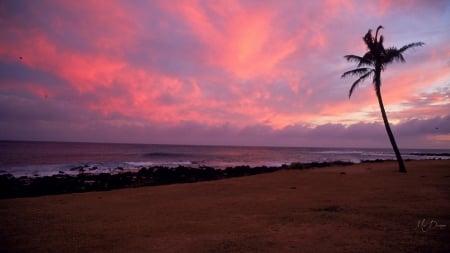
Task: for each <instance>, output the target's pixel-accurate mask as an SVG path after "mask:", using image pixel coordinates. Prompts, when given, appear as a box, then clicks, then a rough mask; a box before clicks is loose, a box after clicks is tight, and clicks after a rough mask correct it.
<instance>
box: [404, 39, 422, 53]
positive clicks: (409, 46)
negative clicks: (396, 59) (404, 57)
mask: <svg viewBox="0 0 450 253" xmlns="http://www.w3.org/2000/svg"><path fill="white" fill-rule="evenodd" d="M423 45H425V43H423V42H414V43H410V44H408V45H405V46H403V47H401V48H400V49H399V50H398V51H400V53H403V52H405V51H406V50H408V49H410V48H413V47H421V46H423Z"/></svg>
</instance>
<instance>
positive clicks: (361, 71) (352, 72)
mask: <svg viewBox="0 0 450 253" xmlns="http://www.w3.org/2000/svg"><path fill="white" fill-rule="evenodd" d="M372 70H373V69H372V68H357V69H352V70H349V71H346V72H344V73H343V74H342V75H341V78H346V77H348V76H357V77H361V76H363V75H365V74H366V73H367V72H369V71H372Z"/></svg>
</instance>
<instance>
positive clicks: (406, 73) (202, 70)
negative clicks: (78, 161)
mask: <svg viewBox="0 0 450 253" xmlns="http://www.w3.org/2000/svg"><path fill="white" fill-rule="evenodd" d="M439 4H440V5H439V8H440V7H442V6H444V7H445V6H446V4H445V2H439ZM10 5H11V6H10ZM41 5H42V6H41ZM401 5H404V6H406V7H405V8H407V9H408V10H419V9H420V8H423V12H422V13H421V15H426V16H430V17H431V16H433V17H434V18H433V19H432V21H433V23H426V22H425V24H416V23H414V22H411V25H410V26H408V27H405V26H403V22H406V21H402V20H403V19H402V20H397V19H393V18H392V17H393V12H395V13H398V15H400V16H402V17H404V20H412V18H413V17H411V15H410V14H408V13H407V12H404V11H402V9H401V8H400V7H399V6H400V4H398V2H391V1H381V2H376V3H375V4H373V3H372V2H371V3H368V2H354V1H344V0H343V1H337V0H336V1H334V0H329V1H323V2H312V1H282V2H260V1H214V2H209V1H179V2H177V1H174V2H168V1H154V2H148V3H142V4H139V5H138V4H129V3H126V2H110V1H97V2H90V3H86V4H83V5H79V4H76V3H70V2H60V3H52V2H42V4H37V3H24V4H23V6H21V5H18V6H19V7H20V8H22V9H20V10H17V9H14V8H13V7H14V3H11V4H9V3H8V4H2V5H0V11H1V13H0V14H2V15H1V16H2V19H1V20H0V21H1V22H0V26H1V27H2V31H4V33H5V36H4V37H3V38H2V39H0V63H1V64H2V65H0V67H1V66H4V67H3V68H4V72H6V71H7V69H8V71H9V70H10V69H18V71H19V70H20V71H21V73H24V74H25V73H26V74H29V73H34V74H33V77H36V79H35V80H31V77H30V78H28V79H27V80H22V79H23V78H24V77H22V76H21V74H20V73H19V72H18V73H16V74H9V76H10V77H8V78H9V79H6V78H3V79H0V99H3V100H5V101H6V100H7V99H8V101H10V102H11V99H17V101H19V100H20V99H24V97H25V96H29V94H34V97H35V98H39V99H45V98H51V101H53V102H52V103H53V104H52V106H55V107H57V106H59V107H58V108H60V109H59V110H57V109H54V111H55V115H57V114H58V113H57V112H59V113H61V114H69V115H70V114H72V113H75V111H74V110H75V109H74V108H77V107H78V108H79V109H77V110H80V111H82V112H83V113H85V114H86V115H96V117H99V120H105V121H108V122H110V124H112V125H114V126H116V127H119V126H122V125H132V126H134V127H138V126H149V125H157V126H161V128H163V126H170V127H171V128H172V129H178V128H177V127H178V126H181V125H183V124H185V123H186V122H191V123H192V124H193V125H194V126H196V127H197V128H198V130H196V131H198V132H199V135H200V132H202V131H204V132H205V133H207V132H208V131H209V130H210V129H215V130H214V131H212V130H211V131H210V132H209V133H217V132H220V131H219V130H217V129H221V128H220V127H221V126H228V125H232V126H233V129H234V130H233V133H235V132H239V129H251V127H250V126H258V127H257V129H259V130H258V131H260V130H261V129H263V130H264V129H266V128H268V129H271V130H273V131H275V132H276V131H281V130H282V129H287V128H289V127H293V126H299V125H300V126H308V127H318V129H321V128H320V126H329V124H338V125H340V126H341V125H342V126H350V125H352V124H358V122H365V123H367V124H372V123H373V122H379V120H380V119H379V115H378V114H379V112H378V108H377V103H376V98H375V95H374V92H373V89H372V88H371V87H370V86H371V84H370V82H367V83H366V85H365V86H361V87H360V89H358V91H357V92H356V93H355V94H354V96H353V97H352V99H351V100H348V97H347V94H348V89H349V87H350V85H351V83H352V80H340V79H339V76H340V74H341V73H342V72H344V71H346V70H348V69H349V68H352V67H354V66H351V64H346V63H345V61H344V59H343V57H342V56H343V55H345V54H351V53H355V54H363V53H364V51H365V48H364V45H363V43H362V40H361V37H362V36H363V35H364V33H365V32H366V31H367V29H369V28H372V29H374V28H375V27H376V26H377V25H378V24H380V23H383V24H386V25H385V26H386V27H387V28H386V29H385V30H384V31H383V33H384V34H386V43H387V44H392V45H396V43H397V41H396V40H395V37H393V36H394V35H395V34H396V33H395V32H396V31H399V30H400V29H399V28H400V27H401V28H402V29H404V30H405V31H408V33H409V34H406V35H407V36H406V35H405V33H404V34H399V37H398V38H400V41H399V44H400V45H401V44H402V43H403V40H404V39H405V37H407V38H408V39H409V37H412V38H413V39H414V38H416V36H412V35H415V34H414V31H416V30H417V31H419V33H418V34H419V35H422V34H424V33H420V31H425V30H426V29H427V27H428V26H429V25H435V23H434V22H436V20H437V21H441V22H442V20H445V18H446V17H443V16H442V15H443V14H442V12H441V10H440V9H439V8H438V7H433V6H431V7H430V6H424V5H423V4H422V2H421V1H405V2H402V3H401ZM366 9H368V10H371V11H370V14H367V12H364V13H366V14H367V15H364V16H361V15H359V13H361V10H366ZM13 10H15V11H13ZM372 10H377V11H376V12H372ZM440 15H441V16H440ZM430 20H431V19H430ZM432 21H429V22H432ZM391 27H392V28H391ZM438 30H439V29H438ZM391 34H392V37H391ZM388 36H389V37H388ZM388 38H389V39H388ZM391 38H392V39H391ZM431 39H432V40H431ZM416 40H418V41H420V40H424V41H425V42H427V41H426V40H427V37H425V38H421V37H420V36H417V39H414V40H413V41H416ZM430 40H431V42H430V43H428V42H427V46H425V47H424V48H420V49H418V50H416V51H414V52H411V53H408V55H407V60H408V62H407V63H406V64H404V65H403V66H402V65H398V66H396V67H392V68H389V69H388V70H387V72H386V73H385V75H384V76H383V95H384V99H385V102H386V105H387V106H393V108H396V110H394V112H392V118H393V120H394V121H395V122H404V121H407V120H409V119H411V117H412V115H416V118H423V119H430V118H434V117H439V116H443V115H446V114H448V112H447V113H446V112H445V109H447V108H448V105H449V103H450V102H449V101H448V99H445V98H443V97H439V96H438V95H437V93H435V94H434V95H431V94H432V92H431V91H428V93H427V92H426V91H427V87H428V86H429V85H434V86H436V85H438V84H439V83H441V82H443V81H448V78H450V77H449V76H448V73H449V68H448V67H449V65H448V52H449V50H447V49H448V42H449V40H450V38H449V36H448V35H446V34H444V33H442V34H439V35H433V37H432V38H431V37H430ZM407 42H410V41H407ZM439 48H443V50H444V51H443V53H442V50H440V49H439ZM19 57H22V59H19ZM0 71H2V69H0ZM4 76H5V75H4ZM42 76H44V77H45V80H44V79H41V78H42ZM21 78H22V79H21ZM47 79H48V80H47ZM366 86H369V87H366ZM434 86H433V87H434ZM421 94H428V95H429V96H430V97H429V98H428V99H426V104H425V102H424V100H423V99H421V97H420V95H421ZM27 99H29V98H28V97H27ZM69 103H70V104H71V105H72V106H69V105H68V104H69ZM433 103H434V104H433ZM436 103H438V104H439V106H436V105H435V104H436ZM30 104H32V102H31V101H30ZM400 105H402V106H403V107H401V106H400ZM52 108H53V107H52ZM398 108H403V109H398ZM52 110H53V109H52ZM61 111H64V112H61ZM80 111H76V113H80ZM88 112H89V113H88ZM8 115H9V114H8ZM63 118H64V117H63V116H62V115H61V119H63ZM72 123H73V122H72ZM60 124H62V125H64V123H63V122H61V123H60ZM67 124H69V123H67ZM78 124H80V125H82V124H83V123H82V122H78ZM130 127H131V126H130ZM249 127H250V128H249ZM123 129H125V128H123ZM186 129H190V128H186ZM216 130H217V132H216ZM263 130H261V131H262V132H263V133H264V131H265V130H264V131H263ZM244 132H245V131H244ZM269 132H270V131H269ZM125 135H126V134H125ZM231 135H232V134H231V133H230V136H231ZM167 138H169V139H170V138H171V137H170V136H167Z"/></svg>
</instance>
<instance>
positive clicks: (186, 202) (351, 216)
mask: <svg viewBox="0 0 450 253" xmlns="http://www.w3.org/2000/svg"><path fill="white" fill-rule="evenodd" d="M406 165H407V168H408V170H409V172H408V173H407V174H401V173H398V172H396V170H397V169H396V163H395V162H385V163H374V164H359V165H353V166H347V167H331V168H322V169H314V170H306V171H294V170H286V171H279V172H275V173H270V174H262V175H257V176H249V177H241V178H234V179H226V180H219V181H209V182H200V183H192V184H179V185H168V186H158V187H142V188H134V189H122V190H115V191H109V192H91V193H81V194H68V195H56V196H44V197H36V198H22V199H3V200H0V252H64V253H69V252H364V253H368V252H450V161H448V160H447V161H412V162H407V164H406ZM342 172H345V174H344V173H342ZM420 219H426V220H425V225H426V224H428V223H429V222H430V221H431V220H432V219H433V220H435V221H437V224H438V225H446V226H447V227H445V228H444V227H443V226H442V227H439V226H438V227H436V226H435V227H433V228H429V229H428V230H425V231H426V232H423V231H422V229H421V228H420V229H417V222H418V220H420ZM434 224H436V223H434Z"/></svg>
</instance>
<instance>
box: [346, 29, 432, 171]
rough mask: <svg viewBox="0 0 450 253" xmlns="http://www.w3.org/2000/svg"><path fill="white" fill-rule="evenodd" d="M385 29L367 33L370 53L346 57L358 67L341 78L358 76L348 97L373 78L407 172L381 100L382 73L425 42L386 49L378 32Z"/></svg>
mask: <svg viewBox="0 0 450 253" xmlns="http://www.w3.org/2000/svg"><path fill="white" fill-rule="evenodd" d="M382 28H383V27H382V26H381V25H380V26H379V27H378V28H377V31H376V33H375V37H373V36H372V30H370V29H369V31H368V32H367V33H366V35H365V36H364V37H363V40H364V43H365V44H366V46H367V49H368V51H367V52H366V53H365V54H364V55H363V56H362V57H361V56H357V55H346V56H344V57H345V59H346V60H347V61H349V62H356V63H357V67H356V68H355V69H353V70H350V71H347V72H345V73H344V74H342V76H341V78H344V77H348V76H356V77H357V78H358V79H357V80H356V81H355V82H354V83H353V84H352V86H351V88H350V91H349V94H348V97H349V98H350V97H351V96H352V93H353V91H354V90H355V89H356V88H357V87H358V86H359V84H361V83H362V82H363V81H364V80H366V79H367V78H370V77H373V79H372V82H373V85H374V88H375V93H376V94H377V98H378V104H379V105H380V110H381V116H382V117H383V122H384V126H385V128H386V132H387V134H388V136H389V140H390V142H391V144H392V149H393V150H394V152H395V156H396V158H397V161H398V165H399V170H400V172H406V168H405V164H404V162H403V159H402V156H401V154H400V151H399V150H398V147H397V143H396V142H395V138H394V135H393V134H392V130H391V127H390V126H389V122H388V118H387V115H386V111H385V110H384V105H383V100H382V98H381V72H382V71H384V69H385V67H386V66H387V65H388V64H391V63H394V62H405V58H404V57H403V52H405V51H406V50H408V49H410V48H413V47H419V46H423V45H424V43H423V42H414V43H410V44H408V45H405V46H403V47H401V48H400V49H397V48H396V47H389V48H384V46H383V40H384V38H383V35H381V36H380V37H379V38H378V32H379V30H380V29H382Z"/></svg>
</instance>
